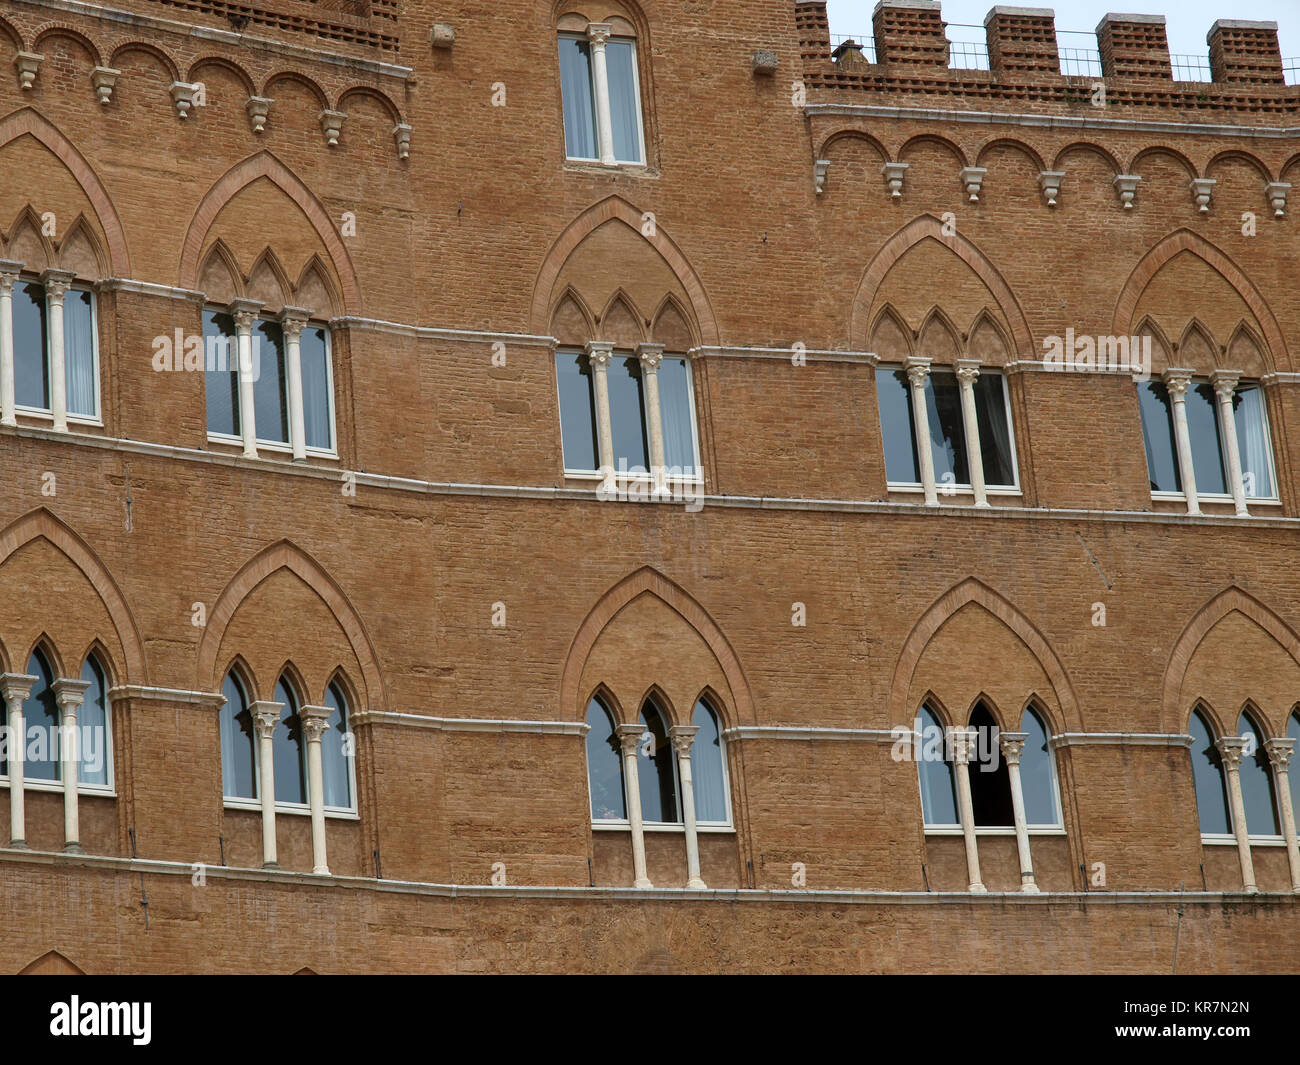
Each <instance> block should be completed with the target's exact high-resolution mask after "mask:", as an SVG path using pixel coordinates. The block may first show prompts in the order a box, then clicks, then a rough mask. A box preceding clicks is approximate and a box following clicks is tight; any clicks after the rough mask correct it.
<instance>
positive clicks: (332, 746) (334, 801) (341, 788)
mask: <svg viewBox="0 0 1300 1065" xmlns="http://www.w3.org/2000/svg"><path fill="white" fill-rule="evenodd" d="M325 705H326V706H328V707H329V708H330V716H329V721H328V722H327V723H328V725H329V728H327V729H326V730H325V734H324V735H323V736H322V737H321V740H320V755H321V774H322V783H323V784H324V791H325V805H326V806H328V807H332V808H333V809H336V810H352V809H355V806H354V804H353V799H352V795H353V787H352V780H353V775H352V766H353V760H352V741H351V738H350V737H349V734H348V702H347V699H346V698H345V696H344V695H343V690H342V689H341V688H340V687H339V686H338V684H337V683H335V684H331V685H330V686H329V687H328V688H327V689H326V690H325Z"/></svg>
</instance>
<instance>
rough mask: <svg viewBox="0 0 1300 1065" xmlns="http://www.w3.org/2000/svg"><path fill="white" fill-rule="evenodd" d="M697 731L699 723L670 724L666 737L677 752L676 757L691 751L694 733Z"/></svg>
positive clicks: (682, 756)
mask: <svg viewBox="0 0 1300 1065" xmlns="http://www.w3.org/2000/svg"><path fill="white" fill-rule="evenodd" d="M699 731H700V727H699V725H672V726H670V727H669V729H668V739H669V740H670V741H671V742H672V745H673V750H674V751H676V752H677V755H678V757H681V758H684V757H686V756H687V755H689V754H690V753H691V744H693V743H694V742H695V734H696V733H697V732H699Z"/></svg>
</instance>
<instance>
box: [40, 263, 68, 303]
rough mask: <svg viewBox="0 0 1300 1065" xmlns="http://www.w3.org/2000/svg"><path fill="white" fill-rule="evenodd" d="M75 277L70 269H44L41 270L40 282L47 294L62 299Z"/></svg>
mask: <svg viewBox="0 0 1300 1065" xmlns="http://www.w3.org/2000/svg"><path fill="white" fill-rule="evenodd" d="M76 277H77V275H76V274H74V273H73V272H72V271H71V270H44V271H42V272H41V284H42V285H44V286H45V294H46V295H47V296H53V297H54V298H55V299H62V298H63V296H64V294H65V293H66V292H67V291H68V286H69V285H71V284H72V282H73V281H74V280H76Z"/></svg>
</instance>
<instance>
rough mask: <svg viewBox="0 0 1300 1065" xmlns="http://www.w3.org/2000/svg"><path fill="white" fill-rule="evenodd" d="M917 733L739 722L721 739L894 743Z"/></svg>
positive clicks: (726, 731) (729, 740)
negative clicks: (741, 723)
mask: <svg viewBox="0 0 1300 1065" xmlns="http://www.w3.org/2000/svg"><path fill="white" fill-rule="evenodd" d="M915 735H916V734H915V733H914V732H911V731H910V730H908V729H906V728H904V729H901V730H897V731H896V730H893V729H880V728H817V727H815V726H808V725H738V726H736V727H735V728H729V729H726V730H725V731H724V732H723V733H722V738H723V739H725V740H727V741H728V742H731V741H734V740H805V741H806V740H848V741H859V742H865V743H894V742H895V741H896V740H900V739H911V738H914V737H915Z"/></svg>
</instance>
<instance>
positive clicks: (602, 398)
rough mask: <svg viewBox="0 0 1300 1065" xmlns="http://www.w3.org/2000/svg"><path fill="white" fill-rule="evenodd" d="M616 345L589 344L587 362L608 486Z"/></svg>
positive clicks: (611, 467)
mask: <svg viewBox="0 0 1300 1065" xmlns="http://www.w3.org/2000/svg"><path fill="white" fill-rule="evenodd" d="M613 357H614V344H613V342H612V341H608V340H590V341H588V342H587V362H588V364H589V365H590V366H591V380H592V384H593V385H594V387H595V390H596V444H597V448H598V450H599V451H600V457H599V461H600V472H601V476H602V477H603V478H604V479H605V482H606V484H607V485H609V486H612V485H613V483H614V428H613V422H612V421H611V420H610V414H609V364H610V361H611V360H612V359H613Z"/></svg>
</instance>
